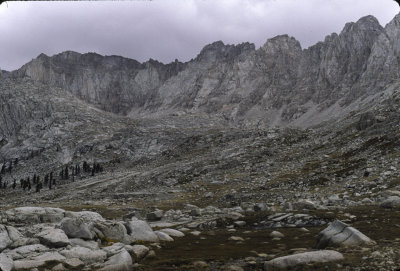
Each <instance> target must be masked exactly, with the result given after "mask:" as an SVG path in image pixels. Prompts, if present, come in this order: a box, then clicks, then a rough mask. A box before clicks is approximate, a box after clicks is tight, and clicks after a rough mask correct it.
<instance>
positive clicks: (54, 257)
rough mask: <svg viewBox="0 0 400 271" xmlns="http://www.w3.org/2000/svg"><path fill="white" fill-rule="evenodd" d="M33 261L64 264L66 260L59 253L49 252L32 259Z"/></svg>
mask: <svg viewBox="0 0 400 271" xmlns="http://www.w3.org/2000/svg"><path fill="white" fill-rule="evenodd" d="M32 260H35V261H44V262H62V261H65V260H66V258H65V257H64V256H62V255H61V254H60V253H58V252H57V251H49V252H45V253H43V254H40V255H38V256H36V257H32Z"/></svg>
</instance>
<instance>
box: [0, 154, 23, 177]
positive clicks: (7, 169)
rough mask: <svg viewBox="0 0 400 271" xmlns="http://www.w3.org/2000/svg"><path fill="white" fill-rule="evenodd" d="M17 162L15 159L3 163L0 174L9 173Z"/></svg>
mask: <svg viewBox="0 0 400 271" xmlns="http://www.w3.org/2000/svg"><path fill="white" fill-rule="evenodd" d="M18 162H19V160H18V158H15V160H10V161H8V162H4V163H3V165H2V166H1V170H0V174H2V175H4V174H6V173H11V171H12V169H13V166H16V165H17V164H18Z"/></svg>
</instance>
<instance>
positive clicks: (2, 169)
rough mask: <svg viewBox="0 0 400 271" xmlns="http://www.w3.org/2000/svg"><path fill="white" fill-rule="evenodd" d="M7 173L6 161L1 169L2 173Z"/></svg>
mask: <svg viewBox="0 0 400 271" xmlns="http://www.w3.org/2000/svg"><path fill="white" fill-rule="evenodd" d="M4 173H6V163H4V164H3V166H2V167H1V171H0V174H4Z"/></svg>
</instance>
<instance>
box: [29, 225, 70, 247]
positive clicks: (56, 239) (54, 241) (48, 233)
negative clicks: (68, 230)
mask: <svg viewBox="0 0 400 271" xmlns="http://www.w3.org/2000/svg"><path fill="white" fill-rule="evenodd" d="M37 237H38V238H39V240H40V242H41V243H42V244H44V245H46V246H48V247H65V246H68V245H69V244H70V242H69V240H68V236H67V235H66V234H65V232H64V231H63V230H61V229H46V230H44V231H42V232H40V233H39V234H38V235H37Z"/></svg>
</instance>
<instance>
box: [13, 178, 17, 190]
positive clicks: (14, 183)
mask: <svg viewBox="0 0 400 271" xmlns="http://www.w3.org/2000/svg"><path fill="white" fill-rule="evenodd" d="M16 187H17V182H16V181H15V180H14V182H13V184H12V188H13V189H15V188H16Z"/></svg>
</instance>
